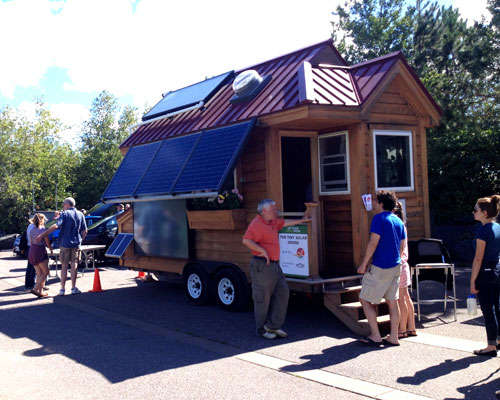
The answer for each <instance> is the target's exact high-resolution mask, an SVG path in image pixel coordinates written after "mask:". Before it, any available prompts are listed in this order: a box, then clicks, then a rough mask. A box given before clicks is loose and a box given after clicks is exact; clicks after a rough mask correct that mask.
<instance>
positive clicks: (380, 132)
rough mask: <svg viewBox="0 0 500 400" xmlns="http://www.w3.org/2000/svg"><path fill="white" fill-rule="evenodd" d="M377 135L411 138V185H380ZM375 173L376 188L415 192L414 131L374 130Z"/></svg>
mask: <svg viewBox="0 0 500 400" xmlns="http://www.w3.org/2000/svg"><path fill="white" fill-rule="evenodd" d="M377 136H406V137H408V138H410V141H409V146H410V181H411V185H410V186H401V187H379V186H378V176H377V175H378V174H377ZM373 161H374V165H373V173H374V175H375V190H381V189H384V190H394V191H395V192H413V191H414V190H415V179H414V176H415V171H414V169H413V135H412V131H387V130H374V131H373Z"/></svg>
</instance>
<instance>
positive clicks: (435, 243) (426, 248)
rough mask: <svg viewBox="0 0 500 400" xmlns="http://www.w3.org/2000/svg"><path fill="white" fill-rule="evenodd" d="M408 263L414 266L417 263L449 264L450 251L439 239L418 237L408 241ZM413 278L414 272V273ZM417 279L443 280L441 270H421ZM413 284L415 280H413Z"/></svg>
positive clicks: (449, 284) (449, 282)
mask: <svg viewBox="0 0 500 400" xmlns="http://www.w3.org/2000/svg"><path fill="white" fill-rule="evenodd" d="M408 252H409V256H408V264H410V267H412V268H414V267H415V265H417V264H425V263H432V264H439V263H443V264H451V257H450V253H449V252H448V250H447V249H446V247H445V246H444V244H443V241H442V240H440V239H431V238H426V239H420V240H418V241H413V242H409V243H408ZM414 279H415V274H414ZM419 280H420V281H424V280H432V281H436V282H441V283H444V282H445V274H444V273H443V270H421V271H420V274H419ZM447 281H448V282H447V283H448V289H451V287H452V279H451V273H449V274H448V280H447ZM413 284H415V282H413Z"/></svg>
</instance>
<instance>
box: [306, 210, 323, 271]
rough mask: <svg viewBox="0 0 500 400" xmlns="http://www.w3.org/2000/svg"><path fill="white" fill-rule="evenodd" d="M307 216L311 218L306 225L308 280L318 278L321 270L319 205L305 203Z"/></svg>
mask: <svg viewBox="0 0 500 400" xmlns="http://www.w3.org/2000/svg"><path fill="white" fill-rule="evenodd" d="M305 206H306V209H307V214H308V215H309V216H310V217H311V222H309V223H308V224H307V230H308V241H307V247H308V248H307V251H308V253H309V278H319V277H320V276H319V271H320V270H321V269H322V260H321V257H320V255H321V254H322V253H321V243H320V237H321V235H320V227H321V225H320V215H319V207H318V206H319V203H305Z"/></svg>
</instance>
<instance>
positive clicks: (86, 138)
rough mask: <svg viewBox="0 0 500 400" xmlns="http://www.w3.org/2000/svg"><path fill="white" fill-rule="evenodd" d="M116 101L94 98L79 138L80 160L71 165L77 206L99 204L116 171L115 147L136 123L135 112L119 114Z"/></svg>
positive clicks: (106, 95) (118, 157) (118, 158)
mask: <svg viewBox="0 0 500 400" xmlns="http://www.w3.org/2000/svg"><path fill="white" fill-rule="evenodd" d="M119 113H120V108H119V105H118V100H117V99H116V98H115V97H114V96H113V95H112V94H110V93H108V92H106V91H103V92H101V93H100V94H99V96H98V97H97V98H96V99H94V102H93V103H92V107H91V110H90V118H89V119H88V120H87V121H86V122H85V123H84V124H83V129H82V132H81V135H80V139H81V142H82V147H81V149H80V161H79V163H78V165H76V166H75V169H74V173H75V181H74V186H73V190H74V192H75V196H76V198H77V201H78V204H79V207H84V208H91V207H92V206H93V205H95V204H96V203H97V202H99V200H100V198H101V196H102V194H103V193H104V190H105V189H106V187H107V185H108V183H109V182H110V180H111V178H112V177H113V175H114V173H115V171H116V169H117V168H118V166H119V164H120V162H121V160H122V154H121V153H120V150H119V149H118V146H119V144H120V143H121V142H123V141H124V140H125V139H126V138H127V137H128V128H129V127H130V126H131V125H132V124H134V123H135V122H136V121H137V115H136V114H137V110H136V109H135V108H133V107H130V106H126V107H124V108H123V110H122V111H121V113H120V115H119V117H118V114H119Z"/></svg>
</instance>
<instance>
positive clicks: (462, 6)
mask: <svg viewBox="0 0 500 400" xmlns="http://www.w3.org/2000/svg"><path fill="white" fill-rule="evenodd" d="M487 5H488V1H487V0H474V1H471V0H455V2H454V3H453V8H458V9H459V10H460V15H461V16H462V18H464V19H467V24H468V25H472V24H473V23H474V21H480V20H481V18H482V17H483V16H484V17H485V18H486V19H487V20H489V19H490V18H491V14H490V12H489V11H488V10H487V8H486V7H487Z"/></svg>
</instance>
